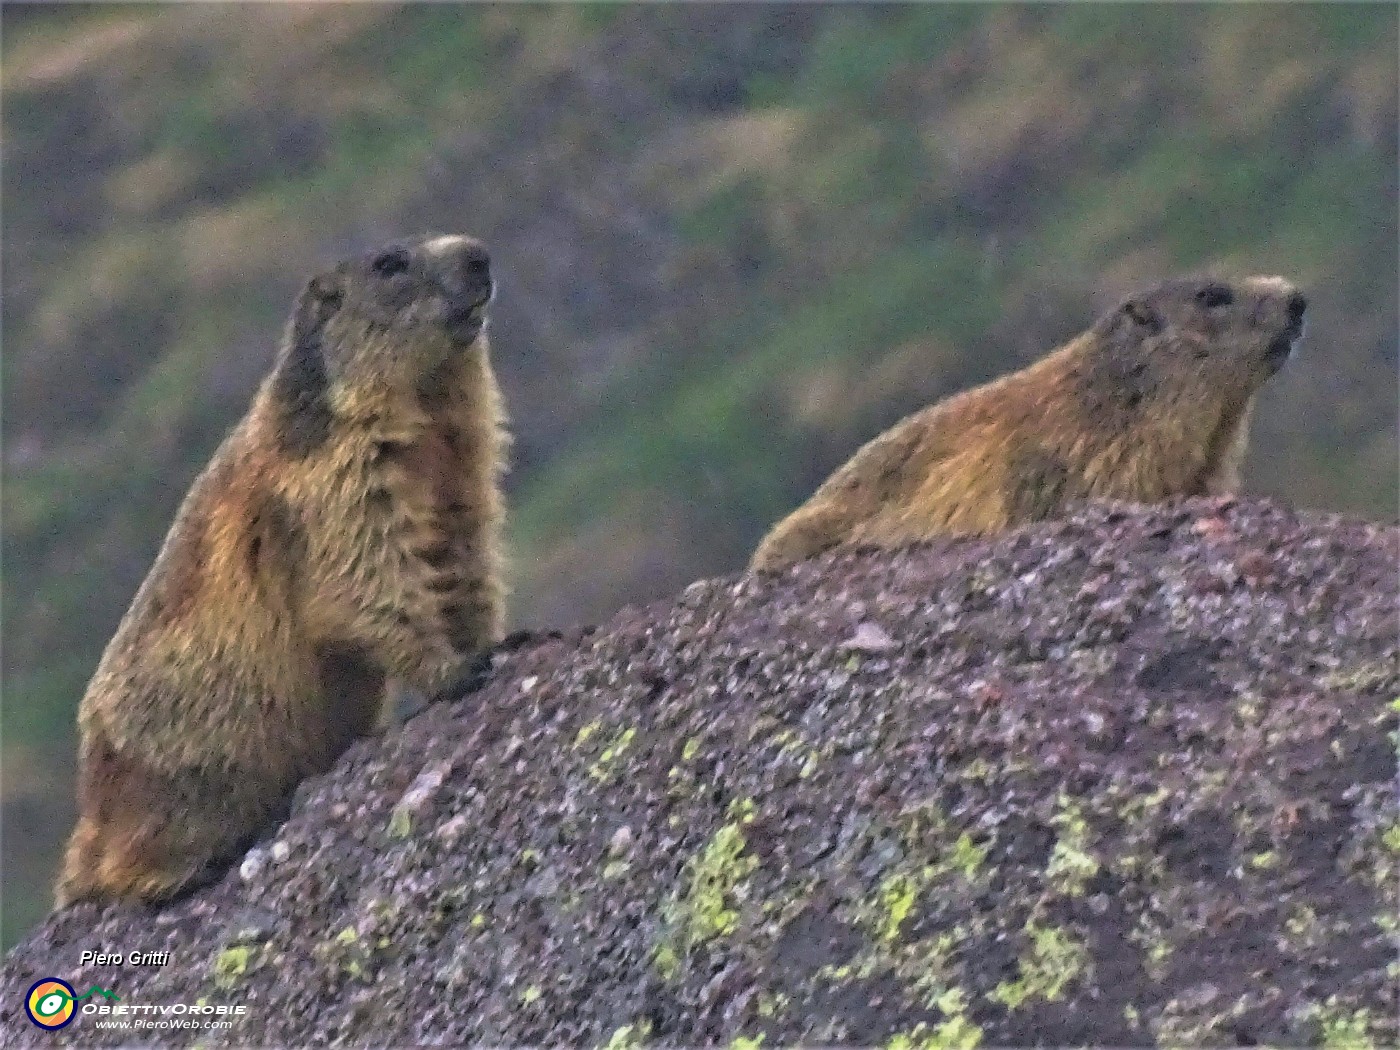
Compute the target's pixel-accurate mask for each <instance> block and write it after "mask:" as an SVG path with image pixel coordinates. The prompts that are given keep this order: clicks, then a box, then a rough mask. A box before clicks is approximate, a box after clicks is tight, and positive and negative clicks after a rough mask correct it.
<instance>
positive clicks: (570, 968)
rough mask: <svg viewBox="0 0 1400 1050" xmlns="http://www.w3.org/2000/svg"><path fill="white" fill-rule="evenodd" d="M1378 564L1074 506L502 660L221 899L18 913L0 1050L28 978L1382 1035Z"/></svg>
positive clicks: (170, 1000)
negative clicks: (104, 960)
mask: <svg viewBox="0 0 1400 1050" xmlns="http://www.w3.org/2000/svg"><path fill="white" fill-rule="evenodd" d="M1397 555H1400V531H1398V530H1397V529H1396V528H1394V527H1392V526H1379V525H1373V524H1367V523H1362V522H1356V521H1348V520H1342V519H1336V518H1330V517H1320V516H1303V515H1299V514H1296V513H1294V512H1292V511H1288V510H1284V509H1282V508H1279V507H1277V506H1274V505H1271V504H1267V503H1237V502H1233V501H1230V500H1219V501H1204V500H1202V501H1191V502H1188V503H1184V504H1180V505H1175V506H1169V507H1164V508H1156V509H1151V510H1144V509H1141V508H1128V507H1118V506H1111V505H1110V506H1095V507H1087V508H1085V509H1083V510H1081V511H1079V512H1077V513H1076V514H1075V515H1074V516H1072V517H1071V518H1069V519H1067V520H1064V521H1060V522H1053V523H1047V524H1043V525H1039V526H1036V527H1033V528H1029V529H1025V530H1022V531H1019V532H1015V533H1010V534H1007V535H1005V536H1002V537H999V538H996V539H991V540H956V541H950V542H942V543H936V544H929V545H926V546H923V547H918V548H914V549H911V550H907V551H900V552H873V551H872V552H858V553H854V554H845V555H839V556H829V557H824V558H821V559H817V560H814V561H812V562H810V563H807V564H804V565H800V566H798V567H796V568H794V569H793V570H790V571H789V572H787V573H785V574H782V575H779V576H774V577H760V576H742V577H730V578H726V579H717V580H710V581H704V582H701V583H697V584H694V585H693V586H691V587H690V588H688V589H687V590H686V591H685V592H684V593H683V594H681V595H680V596H679V597H678V598H677V599H676V600H675V601H674V602H673V603H669V604H668V603H661V604H657V605H653V606H651V607H648V608H644V609H626V610H623V611H622V612H621V613H620V614H619V615H618V616H616V617H615V618H614V619H613V620H611V621H610V622H608V623H606V624H604V625H603V626H601V627H598V628H596V629H587V630H580V631H575V632H573V633H569V634H563V635H550V636H529V637H525V638H518V639H515V640H514V641H513V642H512V643H510V644H507V645H506V646H504V647H502V649H501V650H500V651H499V652H498V653H497V654H496V655H495V656H494V658H493V661H492V663H493V666H492V668H491V670H490V672H489V673H488V674H487V675H486V680H485V681H484V683H483V684H482V685H481V687H480V688H478V689H476V690H474V691H472V692H470V693H468V694H467V695H465V696H463V697H462V698H461V699H460V700H458V701H456V702H453V703H441V704H436V705H433V706H432V707H430V708H428V709H427V710H425V711H424V712H422V713H421V714H419V715H418V716H417V717H414V718H412V719H411V720H409V721H408V722H407V723H406V724H405V725H404V726H402V727H401V728H399V729H396V730H395V731H393V732H391V733H389V734H388V735H387V736H386V737H385V738H383V739H381V740H374V741H368V742H363V743H360V744H358V745H356V746H355V747H354V748H352V749H351V750H350V751H349V752H348V753H347V755H346V756H345V757H344V759H343V760H342V761H341V762H340V763H339V764H338V765H337V767H336V768H335V769H334V770H333V771H332V772H331V773H330V774H328V775H326V776H324V777H320V778H316V779H314V780H312V781H310V782H308V783H307V784H306V785H304V786H303V788H302V790H301V791H300V792H299V793H298V797H297V801H296V804H295V806H294V808H293V812H292V815H291V818H290V819H289V820H288V821H287V822H286V824H285V825H283V826H282V827H280V828H278V829H276V830H275V832H273V833H271V834H270V835H269V837H268V838H267V839H266V840H265V841H264V842H263V843H262V844H260V845H259V846H258V847H257V848H256V849H255V850H254V851H253V852H252V853H250V854H249V856H248V857H247V858H246V859H245V860H244V861H243V862H242V864H241V865H240V866H239V867H237V868H236V869H235V870H233V871H231V872H230V873H229V874H228V875H227V877H225V878H224V879H223V880H222V881H220V882H219V883H217V884H215V885H212V886H209V887H206V888H205V889H203V890H201V891H199V892H198V893H196V894H194V895H192V896H191V897H189V898H188V899H185V900H182V901H179V902H176V903H175V904H173V905H171V906H169V907H166V908H164V909H162V910H160V911H159V912H156V913H151V912H147V911H143V910H141V909H136V908H131V907H120V906H113V907H108V908H98V907H96V906H94V905H80V906H77V907H74V908H71V909H69V910H67V911H65V912H63V913H61V914H58V915H56V916H53V917H52V918H50V919H49V920H48V921H47V922H46V923H45V924H44V925H43V926H41V927H40V928H38V929H37V930H35V931H34V932H33V933H32V934H31V935H30V936H29V937H28V938H27V939H26V940H25V941H24V942H23V943H21V944H20V945H19V946H18V947H17V948H16V949H15V950H14V951H12V952H11V953H10V955H9V956H8V957H7V959H6V961H5V964H4V968H3V978H4V980H3V987H4V992H3V1000H0V1003H2V1005H0V1025H2V1026H3V1027H0V1032H3V1042H4V1043H5V1044H6V1045H34V1046H52V1045H55V1043H54V1036H53V1034H51V1033H48V1032H43V1031H41V1030H39V1029H38V1028H37V1027H35V1026H34V1025H32V1024H31V1023H30V1021H29V1020H28V1019H27V1018H26V1016H25V1014H24V1010H23V1007H22V1003H23V1000H24V993H25V991H26V989H28V988H29V986H30V985H32V984H33V983H34V982H35V981H37V980H39V979H41V978H44V977H50V976H53V977H61V978H63V979H65V980H67V981H68V982H70V983H71V984H72V985H73V986H74V988H75V989H76V990H77V991H78V992H79V993H80V994H81V993H84V992H86V991H88V989H89V988H90V987H91V986H93V985H96V986H100V987H102V988H104V989H107V990H109V991H111V992H113V993H115V994H117V995H119V996H120V1000H119V1002H113V1001H111V1000H107V999H104V998H102V997H93V998H90V999H88V1000H85V1001H84V1002H83V1004H82V1005H83V1006H87V1005H89V1004H93V1003H99V1004H103V1005H107V1006H111V1007H112V1008H115V1007H116V1006H117V1005H123V1006H127V1007H129V1008H134V1007H140V1006H146V1007H152V1006H158V1005H169V1004H200V1003H202V1004H205V1005H206V1006H208V1005H241V1006H244V1007H245V1008H246V1009H245V1011H244V1012H243V1014H242V1015H240V1016H238V1017H237V1018H236V1019H235V1020H234V1021H233V1022H232V1025H231V1026H230V1027H227V1028H223V1029H217V1030H207V1031H191V1030H189V1029H183V1028H153V1027H146V1028H141V1029H137V1028H132V1029H128V1030H125V1031H121V1030H114V1029H110V1028H99V1027H98V1022H99V1020H101V1015H98V1014H96V1013H94V1012H88V1013H79V1015H78V1016H77V1017H76V1018H75V1019H74V1021H73V1022H72V1024H70V1025H69V1026H68V1027H67V1028H66V1029H65V1030H64V1032H63V1033H62V1036H63V1041H65V1042H67V1043H70V1044H73V1043H77V1044H88V1043H92V1044H109V1043H110V1044H116V1043H121V1044H125V1045H130V1044H132V1043H142V1044H145V1043H151V1044H160V1045H179V1046H184V1045H190V1044H192V1043H195V1042H198V1043H199V1044H200V1045H205V1046H215V1045H226V1044H230V1045H257V1046H312V1045H323V1044H329V1045H359V1044H367V1045H376V1046H386V1045H409V1044H428V1043H440V1044H447V1045H469V1044H492V1045H507V1044H509V1045H519V1044H537V1045H569V1046H610V1047H613V1048H621V1047H626V1046H637V1045H641V1044H645V1043H656V1044H666V1045H678V1044H686V1045H715V1044H726V1045H737V1046H745V1047H753V1046H756V1045H757V1043H758V1041H759V1040H762V1041H763V1044H764V1045H765V1046H770V1047H771V1046H775V1045H779V1044H792V1043H797V1042H801V1043H805V1044H813V1043H820V1044H834V1043H848V1044H863V1045H874V1044H882V1045H889V1046H895V1047H903V1048H913V1047H971V1046H975V1045H977V1044H978V1043H979V1042H980V1043H981V1044H984V1045H988V1046H1005V1045H1032V1044H1039V1045H1055V1046H1063V1045H1082V1044H1099V1045H1116V1046H1140V1045H1152V1044H1158V1045H1192V1046H1197V1045H1217V1046H1226V1045H1229V1046H1233V1045H1250V1044H1273V1045H1300V1044H1310V1045H1320V1044H1327V1045H1330V1046H1365V1045H1375V1046H1384V1045H1394V1044H1395V1043H1396V1041H1397V1039H1400V1032H1397V1024H1396V1016H1397V1007H1400V996H1398V995H1397V984H1400V972H1397V966H1396V958H1397V914H1398V913H1400V804H1397V781H1396V738H1397V737H1396V735H1397V701H1396V697H1397V693H1400V670H1397V668H1398V667H1400V646H1398V645H1397V629H1398V628H1400V624H1398V623H1397V607H1398V606H1400V594H1397V590H1398V589H1400V588H1398V585H1397V564H1400V562H1398V561H1397ZM84 951H97V952H108V953H118V952H119V953H123V954H124V955H126V954H128V953H132V952H166V953H169V954H168V962H166V963H165V965H145V966H134V965H126V964H122V965H104V966H96V965H80V964H79V960H80V957H81V953H82V952H84ZM107 1016H108V1017H109V1018H113V1017H115V1016H116V1015H107ZM123 1016H125V1017H128V1018H139V1019H142V1020H143V1021H144V1023H145V1024H147V1025H154V1024H159V1023H162V1021H163V1020H166V1019H168V1017H162V1015H161V1014H159V1013H158V1012H157V1011H154V1010H147V1011H144V1012H138V1013H135V1014H132V1013H128V1014H126V1015H123ZM185 1016H186V1017H187V1016H188V1014H186V1015H185ZM200 1016H203V1015H200Z"/></svg>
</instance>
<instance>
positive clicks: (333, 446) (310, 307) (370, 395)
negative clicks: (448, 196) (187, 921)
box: [56, 236, 507, 905]
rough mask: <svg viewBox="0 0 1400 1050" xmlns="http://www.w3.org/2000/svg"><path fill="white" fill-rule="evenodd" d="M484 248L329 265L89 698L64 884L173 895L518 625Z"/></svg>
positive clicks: (417, 248) (180, 520)
mask: <svg viewBox="0 0 1400 1050" xmlns="http://www.w3.org/2000/svg"><path fill="white" fill-rule="evenodd" d="M491 294H492V285H491V276H490V268H489V263H488V258H487V254H486V250H485V249H484V248H483V247H482V246H481V244H479V243H478V242H476V241H474V240H472V239H470V238H468V237H458V236H449V237H432V238H425V239H422V240H418V241H414V242H407V241H405V242H399V243H394V244H391V245H388V246H387V247H385V248H383V249H381V250H379V251H376V252H374V253H372V254H370V255H368V256H365V257H364V258H361V259H357V260H355V261H351V262H344V263H341V264H340V265H338V266H336V267H335V268H334V269H333V270H331V271H329V272H327V273H324V274H321V275H319V276H317V277H314V278H313V279H312V280H311V281H310V282H309V283H308V284H307V286H306V288H305V290H304V291H303V292H302V294H301V296H300V298H299V299H298V300H297V303H296V306H295V308H294V309H293V312H292V317H291V320H290V322H289V324H288V327H287V332H286V336H285V339H284V342H283V346H282V349H281V352H280V354H279V356H278V360H277V363H276V366H275V367H274V369H273V371H272V374H271V376H269V377H268V379H267V380H266V381H265V382H264V383H263V385H262V387H261V388H260V389H259V391H258V393H257V395H256V396H255V398H254V400H253V404H252V408H251V409H250V410H249V412H248V414H247V416H245V417H244V419H243V420H242V422H240V423H239V424H238V426H237V427H236V428H235V429H234V431H233V433H232V434H230V435H229V437H228V438H227V439H225V441H224V443H223V445H222V446H220V448H219V450H218V452H217V453H215V455H214V459H213V461H212V462H211V463H210V464H209V466H208V467H207V468H206V469H205V470H204V473H203V474H201V475H200V476H199V478H198V480H196V481H195V483H194V487H193V488H192V489H191V490H190V493H189V495H188V496H186V497H185V502H184V504H183V505H182V506H181V508H180V511H179V513H178V514H177V515H176V518H175V524H174V525H173V526H172V527H171V530H170V534H169V536H168V537H167V538H166V541H165V545H164V546H163V547H162V548H161V551H160V554H159V556H158V557H157V558H156V562H155V565H154V566H153V567H152V569H151V572H150V575H149V576H148V577H147V578H146V582H145V583H144V584H142V586H141V589H140V590H139V591H138V592H137V594H136V599H135V601H134V602H133V603H132V606H131V609H130V610H129V611H128V612H127V614H126V618H125V619H124V620H123V621H122V623H121V626H120V627H119V628H118V629H117V633H116V636H115V637H114V638H113V639H112V641H111V644H109V645H108V647H107V651H106V652H105V653H104V654H103V657H102V662H101V664H100V665H99V666H98V669H97V674H96V675H95V676H94V678H93V680H92V683H91V684H90V685H89V686H88V690H87V693H86V695H85V696H84V697H83V702H82V706H81V708H80V710H79V719H78V720H79V727H80V730H81V736H82V743H81V749H80V768H79V774H78V810H79V818H78V825H77V828H76V829H75V830H74V832H73V837H72V839H71V840H70V842H69V844H68V850H67V855H66V857H65V859H64V865H63V872H62V874H61V876H60V877H59V881H58V887H57V891H56V895H57V898H58V902H59V904H60V905H62V904H66V903H68V902H69V901H72V900H76V899H79V898H83V897H133V898H142V899H147V900H155V899H159V898H162V897H168V896H171V895H173V894H175V893H177V892H178V891H180V890H181V889H182V888H185V887H188V886H190V885H193V884H195V883H197V882H199V881H201V880H202V879H203V878H205V877H206V876H207V875H211V874H214V873H215V872H216V871H217V870H218V869H219V868H220V867H221V866H223V865H225V864H227V863H228V862H230V861H231V860H232V859H233V858H234V857H236V856H237V854H238V853H239V852H240V851H241V850H242V849H243V848H246V846H247V845H248V843H249V842H250V841H251V840H252V839H253V838H254V837H255V836H256V835H257V834H258V833H259V832H260V831H262V830H263V829H264V828H265V827H266V826H267V825H268V824H269V823H270V822H271V821H273V820H274V819H277V818H279V817H280V816H281V815H282V814H283V813H284V812H285V808H286V805H287V803H288V801H289V799H290V796H291V793H292V790H293V789H294V788H295V786H296V785H297V783H298V782H299V781H301V780H302V779H303V778H305V777H307V776H310V775H312V774H315V773H319V772H322V771H324V770H325V769H327V768H328V767H329V766H330V765H331V763H332V762H333V761H334V760H335V758H336V757H337V756H338V755H339V754H340V753H341V752H342V751H344V750H345V748H346V747H347V746H348V745H349V744H350V743H351V742H352V741H353V740H354V739H355V738H356V737H359V736H362V735H364V734H366V733H369V732H371V731H372V730H374V729H376V728H377V727H378V726H380V725H381V724H382V722H383V721H384V719H385V717H386V715H387V714H388V711H387V709H386V706H387V705H386V699H385V694H386V691H385V679H386V677H387V676H397V677H399V678H402V679H405V680H407V681H408V682H410V683H412V684H413V685H415V686H417V687H419V688H421V689H423V690H425V691H429V692H432V691H434V690H437V689H439V688H441V687H442V686H443V685H444V684H446V683H448V682H450V681H451V680H452V679H453V677H454V676H455V675H456V674H457V673H458V672H459V670H460V669H462V667H463V664H464V659H465V658H466V657H467V656H469V655H470V654H472V653H473V652H475V651H477V650H480V649H481V648H483V647H485V646H488V645H490V644H492V643H493V642H495V641H497V640H499V637H500V634H501V628H502V615H503V598H504V591H503V587H502V584H501V555H500V528H501V518H502V503H501V495H500V489H499V476H500V473H501V470H502V461H503V456H504V451H505V445H506V441H507V438H506V434H505V430H504V418H503V412H502V407H501V398H500V392H499V390H498V389H497V386H496V381H495V377H494V376H493V374H492V372H491V366H490V363H489V361H488V356H487V345H486V335H485V331H484V326H485V323H486V322H485V309H486V305H487V303H488V302H489V300H490V298H491Z"/></svg>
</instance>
